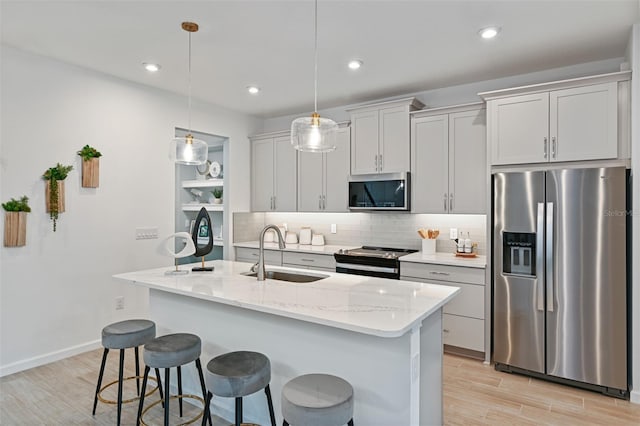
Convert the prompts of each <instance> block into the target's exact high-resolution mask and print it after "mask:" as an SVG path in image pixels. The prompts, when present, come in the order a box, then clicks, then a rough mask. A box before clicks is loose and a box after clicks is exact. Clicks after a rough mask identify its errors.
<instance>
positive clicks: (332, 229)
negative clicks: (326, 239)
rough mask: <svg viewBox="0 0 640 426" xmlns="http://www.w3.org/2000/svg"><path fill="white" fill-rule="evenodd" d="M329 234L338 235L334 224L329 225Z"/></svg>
mask: <svg viewBox="0 0 640 426" xmlns="http://www.w3.org/2000/svg"><path fill="white" fill-rule="evenodd" d="M331 233H332V234H337V233H338V227H337V226H336V224H335V223H332V224H331Z"/></svg>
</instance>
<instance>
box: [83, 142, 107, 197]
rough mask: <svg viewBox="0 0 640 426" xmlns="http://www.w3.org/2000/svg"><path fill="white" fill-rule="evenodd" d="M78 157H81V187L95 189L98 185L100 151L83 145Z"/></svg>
mask: <svg viewBox="0 0 640 426" xmlns="http://www.w3.org/2000/svg"><path fill="white" fill-rule="evenodd" d="M78 155H79V156H80V157H82V187H83V188H97V187H98V186H99V185H100V158H99V157H102V154H101V153H100V151H98V150H97V149H95V148H94V147H92V146H89V145H85V146H83V147H82V149H81V150H80V151H78Z"/></svg>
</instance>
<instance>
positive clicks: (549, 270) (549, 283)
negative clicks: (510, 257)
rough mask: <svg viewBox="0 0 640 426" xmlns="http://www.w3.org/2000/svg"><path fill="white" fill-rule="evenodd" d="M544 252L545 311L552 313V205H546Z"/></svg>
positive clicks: (553, 286) (553, 285) (553, 284)
mask: <svg viewBox="0 0 640 426" xmlns="http://www.w3.org/2000/svg"><path fill="white" fill-rule="evenodd" d="M546 240H547V241H546V243H547V246H546V251H547V258H546V259H545V260H546V264H547V276H546V281H547V311H549V312H553V301H554V297H553V296H554V294H553V293H554V292H555V288H556V286H555V283H554V282H553V280H554V274H553V203H547V235H546Z"/></svg>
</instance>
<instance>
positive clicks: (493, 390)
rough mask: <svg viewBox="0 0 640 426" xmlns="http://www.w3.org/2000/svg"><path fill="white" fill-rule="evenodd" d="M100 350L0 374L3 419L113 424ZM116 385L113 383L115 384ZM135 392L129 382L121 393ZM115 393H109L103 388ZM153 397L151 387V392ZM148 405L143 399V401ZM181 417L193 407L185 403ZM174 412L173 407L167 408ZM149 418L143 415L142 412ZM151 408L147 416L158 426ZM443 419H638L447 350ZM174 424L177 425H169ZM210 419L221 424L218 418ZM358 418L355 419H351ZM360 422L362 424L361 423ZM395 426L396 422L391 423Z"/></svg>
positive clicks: (630, 409) (602, 401)
mask: <svg viewBox="0 0 640 426" xmlns="http://www.w3.org/2000/svg"><path fill="white" fill-rule="evenodd" d="M101 356H102V350H97V351H92V352H87V353H85V354H82V355H78V356H75V357H72V358H68V359H65V360H62V361H58V362H55V363H52V364H49V365H45V366H42V367H38V368H34V369H31V370H28V371H24V372H21V373H17V374H13V375H11V376H6V377H3V378H1V379H0V424H1V425H3V426H4V425H29V426H30V425H113V424H115V423H116V410H115V406H113V405H106V404H103V403H100V402H99V403H98V409H97V411H96V415H95V417H93V416H91V407H92V404H93V392H94V390H95V384H96V379H97V373H98V370H99V367H100V360H101ZM117 359H118V357H117V354H116V353H112V354H109V359H108V363H107V369H106V371H105V381H104V384H106V383H108V382H109V381H112V380H114V379H115V378H117V370H118V364H117V362H118V361H117ZM125 365H126V366H127V367H128V369H127V370H128V371H127V372H126V373H125V375H133V371H132V370H133V368H132V366H133V351H127V359H126V361H125ZM114 390H115V387H114ZM134 392H135V385H134V382H133V381H130V382H129V384H128V385H127V387H126V388H125V398H127V396H131V395H132V394H133V393H134ZM105 396H106V397H111V398H113V399H115V393H109V394H107V392H105ZM150 398H151V399H152V400H154V401H155V400H157V399H158V396H157V392H156V393H155V394H153V395H152V396H151V397H150ZM145 405H146V404H145ZM184 407H185V413H184V414H185V417H184V418H189V417H191V416H192V415H193V414H194V413H195V412H196V411H197V410H196V409H195V408H194V407H192V406H190V404H185V405H184ZM136 410H137V405H136V404H135V403H131V404H126V405H124V407H123V411H122V424H124V425H133V424H135V416H136ZM171 411H172V413H173V414H175V413H177V407H174V406H173V405H172V406H171ZM145 419H147V417H145ZM161 419H162V411H161V408H160V407H159V405H158V406H156V407H155V408H154V409H152V410H151V411H150V412H149V414H148V420H149V421H150V422H153V423H154V424H160V423H161ZM444 422H445V424H446V425H546V424H548V425H563V426H564V425H588V424H598V425H616V426H618V425H636V426H637V425H639V424H640V405H634V404H631V403H629V402H627V401H622V400H618V399H614V398H610V397H606V396H603V395H600V394H597V393H594V392H589V391H583V390H579V389H574V388H571V387H567V386H562V385H557V384H553V383H548V382H544V381H541V380H537V379H530V378H527V377H523V376H518V375H512V374H506V373H500V372H497V371H495V370H494V369H493V367H492V366H488V365H483V364H482V363H481V362H480V361H476V360H472V359H468V358H462V357H457V356H453V355H445V357H444ZM172 424H176V423H172ZM214 424H215V425H216V426H218V425H220V426H221V425H226V424H228V423H226V422H223V421H222V420H221V419H214ZM356 424H357V423H356ZM360 426H366V425H360ZM389 426H401V425H389Z"/></svg>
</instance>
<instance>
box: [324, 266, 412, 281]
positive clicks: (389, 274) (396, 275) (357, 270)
mask: <svg viewBox="0 0 640 426" xmlns="http://www.w3.org/2000/svg"><path fill="white" fill-rule="evenodd" d="M336 272H341V273H343V274H352V275H366V276H368V277H379V278H391V279H394V280H399V279H400V269H399V268H396V267H392V266H376V265H363V264H359V263H345V262H336Z"/></svg>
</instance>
